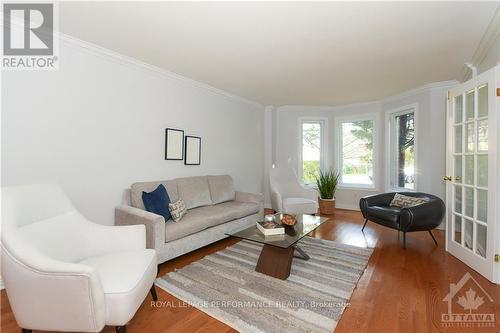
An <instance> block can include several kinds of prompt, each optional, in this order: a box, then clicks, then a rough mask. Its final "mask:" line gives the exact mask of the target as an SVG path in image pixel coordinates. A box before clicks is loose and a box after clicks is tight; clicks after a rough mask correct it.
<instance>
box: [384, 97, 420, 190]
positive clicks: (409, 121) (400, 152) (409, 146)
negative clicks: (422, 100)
mask: <svg viewBox="0 0 500 333" xmlns="http://www.w3.org/2000/svg"><path fill="white" fill-rule="evenodd" d="M388 118H389V121H388V125H389V132H388V138H389V144H388V149H389V159H388V162H389V165H388V181H389V184H388V185H389V189H392V190H415V189H416V174H415V166H416V165H415V160H416V156H415V153H416V150H415V137H416V136H415V120H416V119H415V118H416V106H409V107H404V108H401V109H399V110H395V111H392V112H391V111H390V112H389V114H388Z"/></svg>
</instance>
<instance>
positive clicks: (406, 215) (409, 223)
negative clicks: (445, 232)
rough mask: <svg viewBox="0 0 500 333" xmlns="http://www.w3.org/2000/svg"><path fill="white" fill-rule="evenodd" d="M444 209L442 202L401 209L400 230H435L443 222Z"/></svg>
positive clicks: (432, 201) (437, 201) (434, 200)
mask: <svg viewBox="0 0 500 333" xmlns="http://www.w3.org/2000/svg"><path fill="white" fill-rule="evenodd" d="M445 211H446V208H445V205H444V202H443V200H441V199H439V198H435V199H431V200H430V201H429V202H426V203H423V204H420V205H417V206H413V207H406V208H403V209H401V214H400V218H399V221H400V228H401V230H403V231H421V230H431V229H434V228H436V227H437V226H438V225H439V224H440V223H441V221H442V220H443V217H444V214H445Z"/></svg>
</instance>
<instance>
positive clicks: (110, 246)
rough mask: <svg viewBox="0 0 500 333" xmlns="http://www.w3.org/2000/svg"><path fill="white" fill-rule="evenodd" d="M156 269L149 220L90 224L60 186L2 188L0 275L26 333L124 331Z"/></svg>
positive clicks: (152, 288) (44, 184) (153, 294)
mask: <svg viewBox="0 0 500 333" xmlns="http://www.w3.org/2000/svg"><path fill="white" fill-rule="evenodd" d="M156 273H157V264H156V253H155V251H154V250H150V249H146V232H145V228H144V226H143V225H134V226H123V227H115V226H103V225H99V224H95V223H92V222H90V221H88V220H87V219H86V218H85V217H83V216H82V215H81V214H80V213H79V212H78V211H77V210H76V209H75V208H74V207H73V205H72V204H71V202H70V201H69V199H68V198H67V197H66V195H65V194H64V192H63V191H62V190H61V189H60V188H59V187H58V186H57V185H55V184H48V183H41V184H32V185H22V186H15V187H5V188H3V189H2V273H1V274H2V278H3V280H4V283H5V287H6V290H7V296H8V298H9V302H10V305H11V307H12V311H13V313H14V316H15V318H16V321H17V323H18V324H19V326H21V327H22V328H23V332H31V330H34V329H36V330H42V331H78V332H99V331H101V330H102V329H103V327H104V326H105V325H112V326H116V327H117V328H116V330H117V332H125V329H126V326H125V325H126V324H127V323H128V321H129V320H130V319H132V317H133V316H134V314H135V312H136V311H137V309H138V308H139V306H140V305H141V304H142V302H143V301H144V298H145V297H146V296H147V294H148V292H149V290H151V294H152V296H153V299H156V292H155V289H154V285H153V283H154V280H155V278H156Z"/></svg>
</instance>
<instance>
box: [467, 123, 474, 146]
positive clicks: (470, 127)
mask: <svg viewBox="0 0 500 333" xmlns="http://www.w3.org/2000/svg"><path fill="white" fill-rule="evenodd" d="M465 131H466V132H465V140H466V142H465V149H466V151H467V152H473V151H474V140H475V138H474V123H473V122H472V123H468V124H466V126H465Z"/></svg>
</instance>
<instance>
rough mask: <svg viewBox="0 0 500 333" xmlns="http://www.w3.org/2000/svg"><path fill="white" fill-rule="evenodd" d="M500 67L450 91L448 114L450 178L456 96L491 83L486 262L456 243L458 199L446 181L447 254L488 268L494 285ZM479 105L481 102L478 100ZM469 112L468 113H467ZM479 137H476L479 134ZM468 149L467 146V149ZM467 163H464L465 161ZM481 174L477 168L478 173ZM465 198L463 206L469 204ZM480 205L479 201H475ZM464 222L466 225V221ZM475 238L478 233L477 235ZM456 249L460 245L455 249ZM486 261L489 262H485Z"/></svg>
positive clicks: (497, 273)
mask: <svg viewBox="0 0 500 333" xmlns="http://www.w3.org/2000/svg"><path fill="white" fill-rule="evenodd" d="M499 74H500V66H496V67H494V68H492V69H490V70H488V71H485V72H483V73H482V74H480V75H477V76H476V77H474V78H472V79H470V80H469V81H467V82H464V83H461V84H459V85H457V86H455V87H453V88H452V89H450V90H449V91H448V100H447V112H446V175H448V176H450V175H451V176H453V174H452V172H453V162H454V161H453V141H452V139H453V129H454V122H453V120H454V119H453V102H454V97H455V96H457V94H461V93H462V92H466V91H469V90H471V89H474V88H476V87H477V86H479V85H481V84H483V83H488V105H493V108H494V111H493V112H492V113H491V114H488V185H489V186H488V227H487V228H488V229H487V235H488V236H487V243H486V246H487V249H486V258H485V259H482V258H481V257H480V256H478V255H476V254H474V253H473V252H470V253H467V251H469V250H467V249H465V248H463V246H459V245H455V244H454V243H453V236H454V235H453V234H452V231H453V226H452V219H451V216H452V214H453V207H454V201H453V200H454V197H453V196H452V194H453V188H452V187H453V184H452V182H446V243H445V248H446V251H447V252H449V253H451V254H452V255H454V256H455V254H454V253H453V252H455V253H457V252H458V251H463V253H461V254H460V255H459V256H456V257H457V258H458V259H459V260H461V261H463V262H464V263H465V264H466V265H468V266H469V267H471V268H472V269H475V270H476V271H478V272H479V271H480V267H481V265H486V266H487V267H488V272H486V275H487V276H485V277H486V278H487V279H489V280H490V281H492V282H494V283H500V263H498V262H495V261H494V255H495V254H499V251H500V220H499V213H500V210H499V209H498V207H500V195H499V190H500V177H499V176H498V169H499V167H500V163H499V161H498V158H499V155H500V154H499V145H498V138H499V133H498V132H499V130H500V101H499V97H498V96H497V87H500V77H499ZM475 103H477V98H476V101H475ZM463 112H465V110H464V111H463ZM475 135H476V134H475ZM463 149H465V147H463ZM462 163H464V162H462ZM476 172H477V169H476V167H475V169H474V173H476ZM463 199H464V198H463V197H462V205H463V204H465V202H464V201H463ZM474 205H476V201H475V202H474ZM462 223H464V222H462ZM473 237H475V234H473ZM455 246H457V247H456V248H455ZM482 260H484V261H485V262H482Z"/></svg>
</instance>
